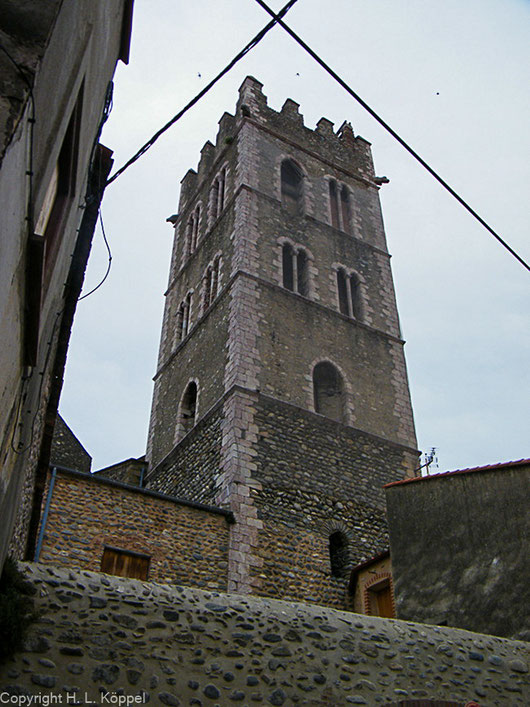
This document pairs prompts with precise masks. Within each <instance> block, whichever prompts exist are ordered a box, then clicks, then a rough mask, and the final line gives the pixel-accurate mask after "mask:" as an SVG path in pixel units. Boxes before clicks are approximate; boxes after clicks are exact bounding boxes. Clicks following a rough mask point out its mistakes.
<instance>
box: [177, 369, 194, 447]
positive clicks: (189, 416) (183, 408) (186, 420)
mask: <svg viewBox="0 0 530 707" xmlns="http://www.w3.org/2000/svg"><path fill="white" fill-rule="evenodd" d="M196 414H197V383H195V381H190V382H189V383H188V385H187V387H186V390H185V391H184V395H183V396H182V400H181V402H180V415H179V423H180V427H181V433H182V434H181V435H180V436H181V437H184V435H187V434H188V432H189V431H190V430H191V429H192V428H193V427H195V416H196Z"/></svg>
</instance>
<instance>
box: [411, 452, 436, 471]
mask: <svg viewBox="0 0 530 707" xmlns="http://www.w3.org/2000/svg"><path fill="white" fill-rule="evenodd" d="M437 449H438V447H431V451H430V452H423V464H422V465H421V466H419V467H418V468H417V469H415V471H420V470H421V469H425V476H429V474H430V468H431V464H433V465H434V466H435V467H436V469H437V468H438V457H437V456H436V450H437ZM422 476H423V474H422Z"/></svg>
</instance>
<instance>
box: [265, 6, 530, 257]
mask: <svg viewBox="0 0 530 707" xmlns="http://www.w3.org/2000/svg"><path fill="white" fill-rule="evenodd" d="M256 2H257V3H258V5H260V6H261V7H262V8H263V9H264V10H265V11H266V12H268V13H269V15H270V16H271V17H272V18H273V19H274V20H276V22H277V23H278V24H279V25H281V26H282V27H283V29H284V30H285V31H286V32H287V33H288V34H289V35H291V37H292V38H293V39H294V40H295V42H297V43H298V44H299V45H300V46H301V47H302V48H303V49H305V51H306V52H307V53H308V54H309V55H310V56H311V57H313V59H314V60H315V61H316V62H317V63H318V64H320V66H321V67H322V68H323V69H324V70H325V71H326V72H327V73H328V74H329V75H330V76H331V77H332V78H333V79H335V81H337V83H338V84H340V85H341V86H342V88H343V89H344V90H345V91H346V92H347V93H349V94H350V96H351V97H352V98H354V99H355V100H356V101H357V102H358V103H360V105H361V106H362V107H363V108H364V109H365V110H366V111H368V113H369V114H370V115H371V116H372V117H373V118H375V120H377V122H378V123H379V124H380V125H381V126H382V127H383V128H384V129H385V130H386V131H387V132H389V133H390V135H392V137H393V138H395V139H396V140H397V141H398V142H399V144H400V145H401V146H402V147H404V148H405V150H407V152H408V153H409V154H411V155H412V156H413V157H414V159H415V160H417V161H418V162H419V163H420V164H421V165H422V167H424V168H425V169H426V170H427V171H428V172H429V174H431V176H433V177H434V178H435V179H436V181H437V182H439V183H440V184H441V185H442V186H443V187H444V189H446V190H447V191H448V192H449V193H450V194H451V196H453V197H454V198H455V199H456V200H457V201H458V202H459V203H460V204H461V205H462V206H463V207H464V208H465V209H466V210H467V211H468V212H469V213H470V214H471V215H472V216H474V217H475V218H476V219H477V221H478V222H479V223H480V224H481V225H482V226H484V228H485V229H486V230H487V231H489V233H491V235H492V236H493V237H494V238H496V239H497V240H498V241H499V243H500V244H501V245H503V246H504V247H505V248H506V250H507V251H508V252H510V253H511V254H512V255H513V257H514V258H516V259H517V260H518V261H519V262H520V263H521V265H523V266H524V267H525V268H526V269H527V270H529V271H530V265H528V263H527V262H525V261H524V260H523V258H522V257H521V256H520V255H519V254H518V253H516V252H515V250H514V249H513V248H512V247H511V246H510V245H508V243H507V242H506V241H505V240H504V239H503V238H501V236H499V234H498V233H496V232H495V231H494V230H493V228H492V227H491V226H490V225H489V224H488V223H486V221H484V219H483V218H482V217H481V216H479V214H478V213H477V212H476V211H475V210H474V209H473V208H472V207H471V206H470V205H469V204H468V203H467V202H466V201H465V200H464V199H463V198H462V197H461V196H460V195H459V194H458V193H457V192H456V191H455V190H454V189H453V188H452V187H451V186H449V184H448V183H447V182H446V181H445V180H444V179H443V178H442V177H441V176H440V175H439V174H438V173H437V172H436V171H435V170H434V169H433V168H432V167H431V166H430V165H429V164H427V162H425V160H424V159H423V158H422V157H420V155H419V154H418V153H417V152H416V151H415V150H414V149H413V148H412V147H411V146H410V145H409V144H408V143H407V142H405V140H404V139H403V138H402V137H400V136H399V135H398V134H397V133H396V131H395V130H393V129H392V128H391V127H390V125H388V123H386V122H385V121H384V120H383V118H381V117H380V116H379V115H378V114H377V113H376V112H375V111H374V110H373V108H371V107H370V106H369V105H368V104H367V103H366V102H365V101H364V100H363V99H362V98H361V97H360V96H359V95H358V94H357V93H355V91H354V90H353V89H352V88H351V87H350V86H349V85H348V84H347V83H346V82H345V81H344V80H343V79H341V77H340V76H339V75H338V74H337V73H336V72H335V71H333V69H332V68H331V67H330V66H329V65H328V64H326V62H325V61H324V60H323V59H321V58H320V57H319V56H318V54H317V53H316V52H314V51H313V50H312V49H311V47H310V46H308V45H307V44H306V43H305V42H304V40H303V39H301V37H299V36H298V35H297V34H296V32H294V31H293V30H292V29H291V28H290V27H289V26H288V25H287V24H285V22H284V21H283V20H282V19H281V13H278V14H276V13H275V12H274V11H273V10H271V8H270V7H269V6H268V5H267V3H265V2H264V0H256Z"/></svg>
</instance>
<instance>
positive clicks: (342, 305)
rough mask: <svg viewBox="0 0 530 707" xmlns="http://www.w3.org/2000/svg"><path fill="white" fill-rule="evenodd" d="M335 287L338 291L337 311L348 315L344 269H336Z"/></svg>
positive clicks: (346, 284)
mask: <svg viewBox="0 0 530 707" xmlns="http://www.w3.org/2000/svg"><path fill="white" fill-rule="evenodd" d="M337 289H338V292H339V311H340V313H341V314H345V315H346V316H347V317H349V316H350V308H349V302H348V283H347V278H346V274H345V272H344V270H337Z"/></svg>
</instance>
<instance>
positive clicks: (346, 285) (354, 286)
mask: <svg viewBox="0 0 530 707" xmlns="http://www.w3.org/2000/svg"><path fill="white" fill-rule="evenodd" d="M337 293H338V298H339V312H340V313H341V314H345V315H346V316H347V317H352V318H353V319H356V320H358V321H362V319H363V305H362V295H361V285H360V283H359V278H358V277H357V275H356V274H355V273H351V274H350V275H348V274H347V273H346V271H345V270H344V269H343V268H339V269H338V270H337Z"/></svg>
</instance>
